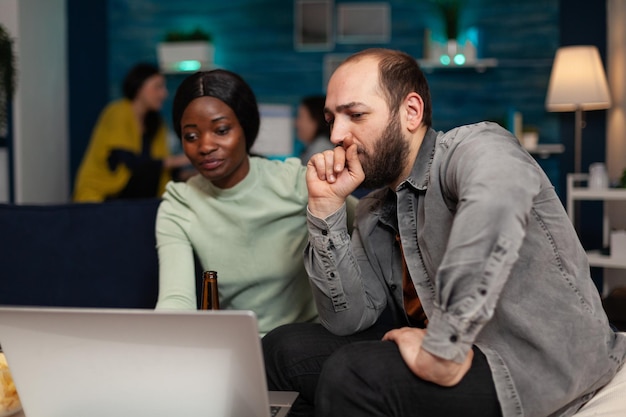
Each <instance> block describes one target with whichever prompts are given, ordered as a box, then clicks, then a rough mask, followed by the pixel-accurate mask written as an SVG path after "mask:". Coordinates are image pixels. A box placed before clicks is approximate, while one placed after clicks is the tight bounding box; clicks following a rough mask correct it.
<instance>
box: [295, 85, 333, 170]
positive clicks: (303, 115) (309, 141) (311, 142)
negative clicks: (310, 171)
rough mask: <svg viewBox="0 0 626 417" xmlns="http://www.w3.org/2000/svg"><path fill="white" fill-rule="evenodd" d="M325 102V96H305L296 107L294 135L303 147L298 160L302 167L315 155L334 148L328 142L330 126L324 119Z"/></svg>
mask: <svg viewBox="0 0 626 417" xmlns="http://www.w3.org/2000/svg"><path fill="white" fill-rule="evenodd" d="M325 101H326V97H325V96H307V97H304V98H303V99H302V101H301V102H300V105H299V106H298V114H297V116H296V134H297V136H298V140H299V141H300V142H302V144H303V145H304V149H303V150H302V152H301V153H300V160H301V161H302V164H304V165H306V164H307V162H309V159H310V158H311V156H313V155H315V154H316V153H320V152H324V151H325V150H327V149H332V148H334V145H333V144H332V143H331V142H330V126H328V123H326V119H324V103H325Z"/></svg>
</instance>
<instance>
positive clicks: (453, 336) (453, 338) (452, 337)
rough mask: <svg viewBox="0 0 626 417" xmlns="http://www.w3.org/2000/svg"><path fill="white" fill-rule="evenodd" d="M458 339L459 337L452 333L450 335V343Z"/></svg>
mask: <svg viewBox="0 0 626 417" xmlns="http://www.w3.org/2000/svg"><path fill="white" fill-rule="evenodd" d="M457 340H459V338H458V337H457V335H455V334H453V335H452V336H450V341H451V342H452V343H456V341H457Z"/></svg>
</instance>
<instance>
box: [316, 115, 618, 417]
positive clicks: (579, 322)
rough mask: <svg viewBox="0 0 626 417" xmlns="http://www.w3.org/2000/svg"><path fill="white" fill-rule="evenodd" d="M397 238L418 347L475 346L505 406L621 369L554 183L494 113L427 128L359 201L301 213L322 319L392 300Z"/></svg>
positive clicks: (534, 412) (536, 401) (443, 353)
mask: <svg viewBox="0 0 626 417" xmlns="http://www.w3.org/2000/svg"><path fill="white" fill-rule="evenodd" d="M396 233H399V235H400V237H401V243H402V248H403V250H404V252H405V254H406V258H407V259H406V261H407V267H408V269H409V272H410V275H411V278H412V280H413V283H414V285H415V288H416V290H417V293H418V295H419V297H420V300H421V302H422V305H423V307H424V310H425V312H426V315H427V316H428V330H427V334H426V337H425V338H424V341H423V345H422V346H423V348H424V349H426V350H427V351H429V352H430V353H432V354H434V355H436V356H439V357H442V358H446V359H450V360H454V361H457V362H461V361H462V360H463V359H464V358H465V356H466V354H467V352H468V351H469V350H470V349H471V348H472V345H476V346H478V347H479V348H480V349H481V351H482V352H483V353H484V354H485V355H486V357H487V359H488V362H489V365H490V367H491V370H492V374H493V378H494V382H495V385H496V390H497V393H498V399H499V401H500V403H501V406H502V411H503V415H504V416H505V417H508V416H537V417H545V416H569V415H572V414H573V413H574V412H575V411H576V410H577V409H578V408H580V406H581V405H582V404H584V403H585V402H586V401H588V400H589V399H590V398H591V396H592V395H593V393H595V391H597V390H598V389H599V388H601V387H602V386H604V385H605V384H607V383H608V382H609V381H610V380H611V378H612V377H613V375H614V374H615V373H616V372H617V370H618V369H619V368H620V367H621V366H622V364H623V362H624V359H625V356H626V337H624V336H625V335H624V334H616V333H614V332H613V331H612V330H611V328H610V326H609V323H608V321H607V317H606V315H605V313H604V310H603V308H602V304H601V300H600V296H599V294H598V291H597V289H596V287H595V285H594V283H593V281H592V280H591V278H590V272H589V264H588V262H587V257H586V254H585V251H584V250H583V248H582V246H581V244H580V242H579V240H578V237H577V235H576V232H575V230H574V228H573V226H572V224H571V222H570V221H569V218H568V216H567V214H566V213H565V210H564V209H563V205H562V204H561V202H560V200H559V198H558V196H557V195H556V193H555V191H554V187H553V186H552V185H551V184H550V181H549V180H548V178H547V177H546V175H545V173H544V172H543V170H542V169H541V167H540V166H539V165H538V164H537V163H536V161H535V160H534V159H533V158H532V157H531V156H530V155H529V154H528V153H527V152H526V151H524V150H523V149H522V148H521V146H520V145H519V143H518V141H517V139H516V138H515V137H513V136H512V135H511V134H510V133H509V132H508V131H506V130H504V129H503V128H501V127H500V126H498V125H496V124H493V123H479V124H475V125H469V126H462V127H459V128H457V129H454V130H452V131H450V132H447V133H442V132H439V133H437V132H435V131H434V130H432V129H430V130H429V131H428V133H427V134H426V136H425V137H424V141H423V143H422V145H421V148H420V150H419V154H418V156H417V158H416V160H415V163H414V165H413V168H412V172H411V174H410V175H409V177H408V178H407V179H406V180H404V181H403V182H402V183H401V184H400V185H399V186H398V187H397V188H396V190H390V189H388V188H385V189H381V190H378V191H375V192H373V193H371V194H370V195H368V196H366V197H364V198H363V199H362V200H361V201H360V203H359V206H358V208H357V220H356V224H355V229H354V231H353V233H352V238H350V235H349V234H348V229H347V224H346V214H345V210H344V209H341V210H339V211H337V212H336V213H334V214H332V215H331V216H329V217H328V218H326V219H319V218H316V217H314V216H312V215H311V214H310V213H309V234H310V237H309V245H308V247H307V249H306V252H305V263H306V268H307V271H308V273H309V276H310V279H311V282H312V284H313V292H314V295H315V299H316V303H317V307H318V311H319V315H320V321H321V323H322V324H323V325H324V326H325V327H326V328H328V329H329V330H330V331H331V332H333V333H336V334H340V335H345V334H352V333H355V332H357V331H359V330H364V329H366V328H368V327H370V326H371V325H373V324H374V323H375V322H376V321H377V319H378V318H379V317H380V315H381V313H382V312H383V310H385V308H389V309H390V310H391V311H395V312H396V313H398V314H404V312H403V310H402V303H403V301H402V265H401V258H400V256H401V255H400V249H399V247H398V245H397V244H396V242H395V236H396Z"/></svg>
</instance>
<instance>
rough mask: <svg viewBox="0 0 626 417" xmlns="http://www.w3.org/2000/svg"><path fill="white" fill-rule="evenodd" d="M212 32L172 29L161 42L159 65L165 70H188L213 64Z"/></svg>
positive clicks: (158, 50) (206, 67) (159, 46)
mask: <svg viewBox="0 0 626 417" xmlns="http://www.w3.org/2000/svg"><path fill="white" fill-rule="evenodd" d="M212 41H213V39H212V36H211V34H209V33H207V32H205V31H203V30H202V29H200V28H196V29H194V30H192V31H190V32H182V31H171V32H168V33H167V34H166V35H165V38H164V41H163V42H161V43H159V45H158V48H157V54H158V58H159V66H160V67H161V70H162V71H164V72H188V71H197V70H200V69H208V68H210V67H212V66H213V55H214V54H215V48H214V47H213V42H212Z"/></svg>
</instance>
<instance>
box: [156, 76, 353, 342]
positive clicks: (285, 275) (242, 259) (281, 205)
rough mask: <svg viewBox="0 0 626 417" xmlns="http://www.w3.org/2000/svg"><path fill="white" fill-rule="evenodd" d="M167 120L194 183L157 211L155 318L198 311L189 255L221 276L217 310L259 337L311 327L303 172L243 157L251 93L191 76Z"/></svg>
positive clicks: (249, 138)
mask: <svg viewBox="0 0 626 417" xmlns="http://www.w3.org/2000/svg"><path fill="white" fill-rule="evenodd" d="M172 114H173V124H174V128H175V130H176V133H177V135H178V136H179V137H180V138H181V141H182V147H183V150H184V152H185V154H186V155H187V157H188V158H189V160H190V161H191V163H192V164H193V165H194V167H195V168H196V169H197V170H198V172H199V173H200V175H196V176H194V177H192V178H191V179H189V180H187V182H185V183H173V182H170V183H169V184H168V185H167V187H166V192H165V194H164V195H163V202H162V203H161V205H160V207H159V212H158V215H157V223H156V237H157V248H158V253H159V264H160V265H159V283H160V288H159V299H158V303H157V308H158V309H166V308H167V309H196V308H197V299H198V297H197V294H196V280H197V279H199V277H198V276H196V275H197V274H196V272H195V267H194V252H195V254H196V255H197V257H198V260H199V261H200V263H201V265H202V268H203V269H204V270H215V271H217V272H218V288H219V298H220V307H221V308H222V309H235V310H252V311H254V312H255V313H256V315H257V318H258V321H259V331H260V332H261V334H264V333H267V332H268V331H269V330H271V329H273V328H274V327H277V326H279V325H281V324H283V323H290V322H306V321H314V320H316V319H317V311H316V309H315V305H314V302H313V298H312V295H311V290H310V287H309V282H308V278H307V275H306V272H305V270H304V264H303V257H302V253H303V249H304V247H305V245H306V243H307V239H308V232H307V227H306V205H307V188H306V183H305V172H306V168H305V167H303V166H301V164H300V161H299V160H298V159H295V158H293V159H288V160H286V161H285V162H281V161H270V160H267V159H263V158H259V157H254V156H250V155H249V152H250V148H251V147H252V144H253V143H254V141H255V139H256V137H257V133H258V130H259V124H260V118H259V110H258V106H257V102H256V98H255V96H254V93H253V92H252V90H251V89H250V87H249V86H248V85H247V84H246V82H245V81H244V80H243V79H242V78H241V77H239V76H238V75H237V74H234V73H232V72H229V71H225V70H213V71H208V72H199V73H196V74H193V75H191V76H189V77H188V78H187V79H185V80H184V81H183V82H182V84H181V85H180V87H179V88H178V91H177V92H176V96H175V98H174V103H173V111H172ZM351 211H353V210H351Z"/></svg>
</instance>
